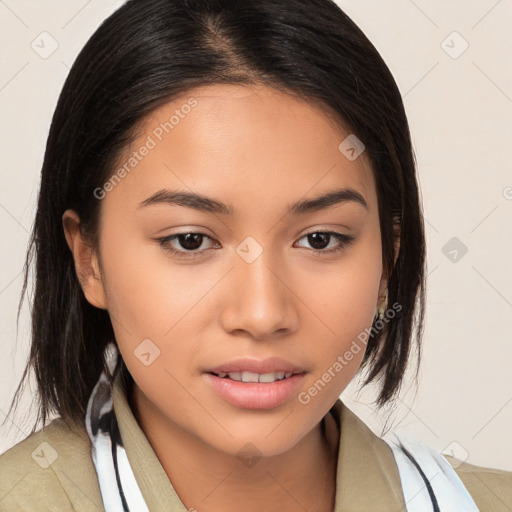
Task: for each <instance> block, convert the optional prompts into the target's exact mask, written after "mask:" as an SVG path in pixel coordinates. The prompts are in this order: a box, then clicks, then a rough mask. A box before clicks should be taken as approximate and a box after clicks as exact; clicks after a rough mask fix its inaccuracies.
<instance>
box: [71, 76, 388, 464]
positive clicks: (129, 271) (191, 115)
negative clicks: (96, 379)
mask: <svg viewBox="0 0 512 512" xmlns="http://www.w3.org/2000/svg"><path fill="white" fill-rule="evenodd" d="M349 134H350V132H349V131H343V130H342V129H341V128H339V127H338V126H336V125H335V124H334V123H333V122H332V120H330V119H329V118H328V117H327V116H326V114H325V113H324V112H323V111H322V110H320V109H319V108H318V107H315V106H313V105H312V104H309V103H306V102H304V101H301V100H299V99H295V98H293V97H291V96H288V95H285V94H284V93H281V92H277V91H275V90H273V89H270V88H267V87H265V86H259V87H256V86H250V87H249V86H242V87H240V86H231V85H214V86H207V87H202V88H197V89H195V90H194V91H192V92H191V93H189V94H187V95H186V96H183V97H182V98H179V99H177V100H174V101H173V102H172V103H168V104H166V105H164V106H162V107H160V108H159V109H157V110H156V111H154V112H153V114H152V115H151V116H150V117H148V118H147V119H145V122H144V123H143V126H142V130H141V132H140V134H139V136H138V138H137V140H136V141H135V142H134V143H133V144H132V146H131V147H130V148H129V149H128V150H127V151H126V154H125V155H124V156H123V158H122V159H121V160H120V162H119V165H118V166H117V167H116V172H117V174H116V176H117V179H111V180H110V181H109V182H108V183H107V184H106V185H105V186H104V187H103V188H102V190H101V191H98V190H97V191H96V194H97V196H98V197H102V199H101V217H100V231H99V247H98V252H96V253H94V254H93V255H92V260H91V261H92V262H93V267H94V268H95V269H96V270H95V274H96V278H91V279H85V280H83V282H82V284H83V289H84V292H85V295H86V297H87V299H88V300H89V301H90V302H91V303H92V304H94V305H95V306H97V307H104V308H106V309H108V312H109V314H110V316H111V319H112V323H113V326H114V331H115V336H116V341H117V344H118V347H119V349H120V351H121V353H122V356H123V358H124V361H125V363H126V365H127V367H128V369H129V371H130V373H131V375H132V376H133V378H134V381H135V383H136V388H137V390H138V391H139V397H140V400H142V401H144V403H145V404H146V405H147V408H148V410H149V409H151V410H152V411H153V415H154V417H155V418H159V421H161V422H163V423H166V424H167V425H169V427H172V428H174V429H180V430H182V431H184V432H187V433H189V434H191V435H192V436H194V437H195V438H198V439H200V440H202V441H203V442H204V443H206V444H208V445H210V446H211V447H214V448H216V449H218V450H221V451H223V452H225V453H230V454H236V453H237V452H238V450H240V447H241V446H243V445H244V444H245V443H247V442H251V443H253V444H254V445H256V446H257V448H258V450H259V451H260V452H261V453H262V454H263V455H273V454H278V453H280V452H284V451H285V450H287V449H289V448H291V447H292V446H294V445H295V444H297V443H298V442H299V441H300V440H301V439H303V438H304V436H306V434H307V433H308V432H310V431H311V430H312V429H313V428H314V427H315V425H318V423H319V422H320V420H321V419H322V417H323V416H324V415H325V414H326V413H327V412H328V410H329V408H330V407H331V406H332V404H333V403H334V402H335V401H336V399H337V398H338V396H339V395H340V393H341V392H342V391H343V390H344V388H345V387H346V386H347V384H348V383H349V382H350V380H351V379H352V377H353V376H354V374H355V373H356V371H357V369H358V368H359V366H360V363H361V360H362V357H363V355H364V348H365V347H364V346H363V345H362V344H361V343H359V351H357V350H356V349H354V340H358V335H360V334H361V333H362V332H364V330H365V328H369V327H370V326H371V324H372V320H373V318H374V315H375V311H376V307H377V305H378V297H379V286H380V285H381V278H382V269H383V267H382V253H381V235H380V228H379V216H378V209H377V195H376V188H375V181H374V178H373V174H372V170H371V166H370V164H369V161H368V160H367V158H366V154H365V153H364V152H363V153H362V154H361V155H360V156H359V157H358V158H354V157H352V158H347V156H346V155H347V153H346V152H342V151H341V150H340V149H339V145H340V143H342V141H344V139H345V138H346V137H347V136H348V135H349ZM144 148H146V149H144ZM123 168H124V171H125V172H122V171H121V169H123ZM342 190H345V192H342V193H341V194H339V195H338V196H336V197H334V196H333V197H334V199H333V200H331V201H323V202H322V201H319V202H317V203H315V202H311V201H312V200H315V199H318V198H320V197H321V196H325V195H327V194H332V193H335V192H339V191H342ZM347 190H350V191H352V192H351V193H348V192H347ZM173 194H174V195H173ZM176 194H181V196H179V195H176ZM195 196H201V198H202V199H199V198H197V197H195ZM206 198H207V199H206ZM296 203H301V206H296V207H295V208H293V206H292V205H295V204H296ZM69 241H70V238H69V234H68V242H69ZM71 243H72V242H71ZM70 245H71V244H70ZM351 347H352V348H351ZM347 351H348V352H351V354H352V357H347ZM271 358H279V360H275V359H274V360H272V359H271ZM340 358H341V359H340ZM341 360H343V363H342V362H341ZM231 363H232V364H231ZM267 363H269V364H268V365H267ZM337 363H338V364H337ZM230 364H231V365H230ZM211 370H215V372H216V373H217V374H218V375H219V376H214V375H212V374H211V373H208V372H209V371H211ZM223 370H230V371H231V373H233V375H231V377H230V376H229V375H228V376H227V377H223V376H222V371H223ZM237 370H238V371H237ZM281 370H286V373H285V378H284V379H283V380H282V381H276V382H273V383H270V382H259V383H255V382H243V381H242V382H237V381H236V379H238V378H245V380H254V378H257V379H258V380H265V379H267V380H273V379H275V378H279V377H282V375H279V373H274V374H273V375H272V373H273V371H276V372H279V371H281ZM291 370H294V371H295V372H296V374H294V375H292V376H288V377H286V375H288V374H289V373H290V371H291ZM241 372H248V373H245V375H244V373H241ZM297 372H298V373H297ZM237 373H241V374H240V375H237ZM255 374H256V377H255ZM261 374H271V375H270V376H269V375H267V376H266V377H261ZM315 390H316V391H315Z"/></svg>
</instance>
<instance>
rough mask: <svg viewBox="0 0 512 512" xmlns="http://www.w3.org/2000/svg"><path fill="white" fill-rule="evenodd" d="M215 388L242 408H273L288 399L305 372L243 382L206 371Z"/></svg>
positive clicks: (230, 401) (208, 379)
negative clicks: (278, 378) (269, 379)
mask: <svg viewBox="0 0 512 512" xmlns="http://www.w3.org/2000/svg"><path fill="white" fill-rule="evenodd" d="M203 375H205V377H206V379H207V381H208V382H209V383H210V384H211V385H212V386H213V389H215V391H216V392H217V393H218V394H219V395H220V396H221V397H222V398H223V399H224V400H226V402H229V403H230V404H232V405H235V406H237V407H241V408H242V409H273V408H274V407H278V406H280V405H282V404H283V403H285V402H286V401H288V400H289V399H290V398H291V397H292V396H293V395H294V393H295V392H296V391H297V388H298V387H299V386H300V385H301V383H302V380H303V378H304V376H305V375H306V374H305V373H297V374H295V375H292V376H291V377H288V378H287V379H282V380H276V381H274V382H267V383H261V382H242V381H236V380H231V379H229V378H226V377H218V376H217V375H213V374H211V373H205V374H203Z"/></svg>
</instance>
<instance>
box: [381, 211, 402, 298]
mask: <svg viewBox="0 0 512 512" xmlns="http://www.w3.org/2000/svg"><path fill="white" fill-rule="evenodd" d="M393 246H394V249H395V255H394V261H393V267H394V266H395V265H396V260H397V258H398V253H399V251H400V221H399V220H398V219H397V218H395V219H394V222H393ZM387 287H388V275H387V269H386V268H384V270H383V271H382V277H381V280H380V285H379V303H380V302H381V301H383V300H384V298H385V297H386V293H387Z"/></svg>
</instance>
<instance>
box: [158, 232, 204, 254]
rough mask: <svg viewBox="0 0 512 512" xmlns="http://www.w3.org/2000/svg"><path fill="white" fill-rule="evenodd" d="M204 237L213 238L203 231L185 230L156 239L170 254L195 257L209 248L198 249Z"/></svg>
mask: <svg viewBox="0 0 512 512" xmlns="http://www.w3.org/2000/svg"><path fill="white" fill-rule="evenodd" d="M205 239H208V240H213V239H212V238H211V237H210V236H208V235H207V234H205V233H193V232H187V233H177V234H174V235H171V236H166V237H164V238H159V239H157V241H158V243H159V244H160V246H161V247H163V248H164V249H165V250H166V251H168V252H170V253H172V254H176V255H178V256H183V257H185V258H195V257H197V256H201V255H202V254H203V253H205V252H206V251H208V250H209V249H211V247H208V248H206V249H205V248H203V249H200V248H201V246H202V245H203V242H204V241H205Z"/></svg>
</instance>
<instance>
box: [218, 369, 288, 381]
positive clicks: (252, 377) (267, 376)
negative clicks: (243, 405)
mask: <svg viewBox="0 0 512 512" xmlns="http://www.w3.org/2000/svg"><path fill="white" fill-rule="evenodd" d="M217 375H218V376H219V377H229V378H230V379H231V380H236V381H239V382H240V381H241V382H265V383H269V382H275V381H276V380H283V379H287V378H288V377H291V376H292V375H293V372H282V371H281V372H271V373H254V372H229V373H224V372H218V373H217Z"/></svg>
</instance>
